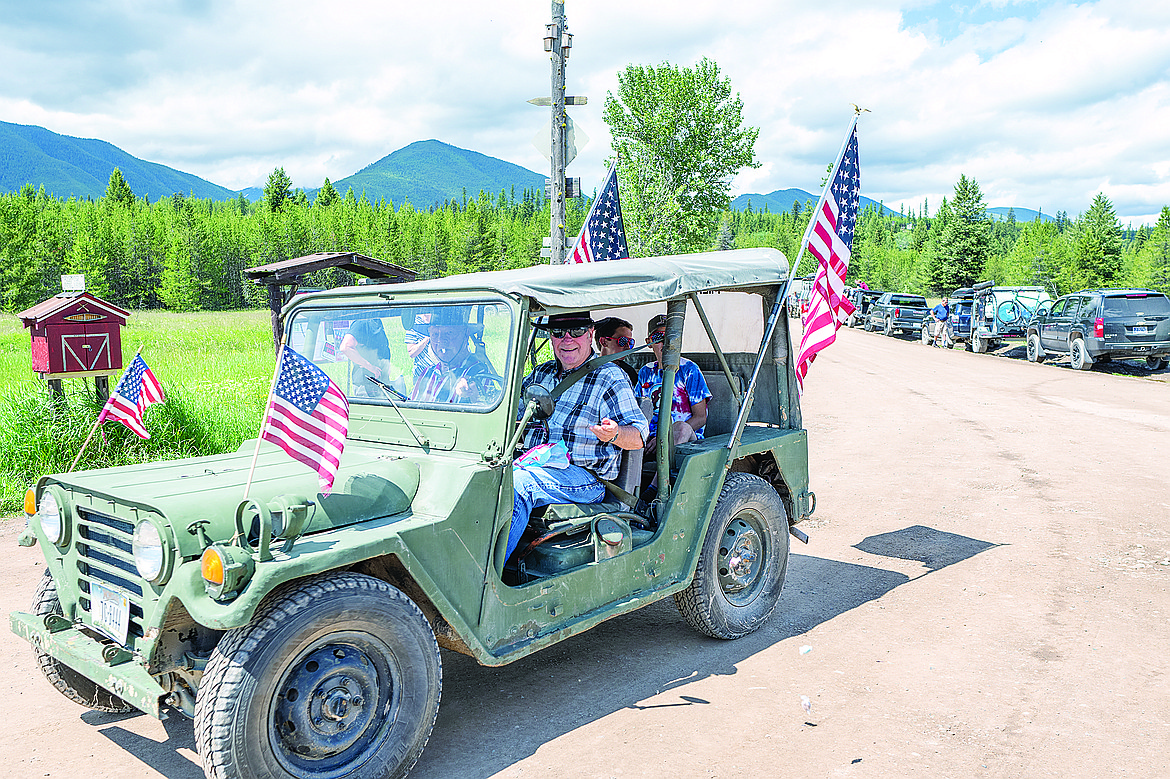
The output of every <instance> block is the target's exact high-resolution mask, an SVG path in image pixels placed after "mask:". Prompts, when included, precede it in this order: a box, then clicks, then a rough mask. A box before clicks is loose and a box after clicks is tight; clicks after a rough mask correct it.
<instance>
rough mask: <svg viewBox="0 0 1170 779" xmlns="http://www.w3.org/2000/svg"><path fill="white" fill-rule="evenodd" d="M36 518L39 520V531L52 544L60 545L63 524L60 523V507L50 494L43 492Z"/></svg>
mask: <svg viewBox="0 0 1170 779" xmlns="http://www.w3.org/2000/svg"><path fill="white" fill-rule="evenodd" d="M37 516H38V517H40V518H41V530H43V531H44V532H45V536H47V537H48V539H49V540H50V541H52V542H53V543H54V544H60V543H61V538H62V534H63V532H64V529H65V523H64V522H62V521H61V507H60V506H59V505H58V504H57V498H56V497H55V496H54V495H53V493H52V492H49V491H47V490H46V491H45V492H44V494H42V495H41V502H40V503H38V504H37Z"/></svg>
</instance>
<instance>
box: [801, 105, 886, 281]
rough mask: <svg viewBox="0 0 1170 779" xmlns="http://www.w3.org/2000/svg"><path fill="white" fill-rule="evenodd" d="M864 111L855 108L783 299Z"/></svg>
mask: <svg viewBox="0 0 1170 779" xmlns="http://www.w3.org/2000/svg"><path fill="white" fill-rule="evenodd" d="M863 110H865V109H863V108H858V107H857V106H856V105H855V106H853V121H852V122H850V123H849V129H848V130H846V131H845V139H844V140H843V141H841V150H840V151H839V152H837V158H836V159H835V160H834V161H833V167H832V169H831V170H830V171H829V177H828V178H827V179H826V180H825V185H824V186H823V187H821V196H820V198H818V199H817V207H816V208H814V209H813V215H812V219H809V220H808V226H807V227H805V228H804V235H803V236H801V238H800V250H799V251H798V252H797V253H796V262H794V263H792V267H791V268H789V269H788V281H787V282H785V284H784V294H783V295H782V296H781V299H787V298H788V288H789V287H790V286H791V285H792V280H793V279H794V278H796V269H797V268H799V267H800V261H801V260H802V259H804V250H805V248H806V247H807V246H808V238H809V235H811V234H812V230H813V226H814V225H815V224H816V223H817V214H819V213H820V212H821V209H822V208H824V206H825V200H826V199H827V198H828V196H829V188H830V187H832V186H833V178H834V177H835V176H836V175H837V168H838V167H840V165H841V158H842V157H844V156H845V149H846V148H847V147H848V146H849V139H850V138H851V137H852V136H853V128H855V127H856V126H857V120H858V118H859V117H860V116H861V112H862V111H863Z"/></svg>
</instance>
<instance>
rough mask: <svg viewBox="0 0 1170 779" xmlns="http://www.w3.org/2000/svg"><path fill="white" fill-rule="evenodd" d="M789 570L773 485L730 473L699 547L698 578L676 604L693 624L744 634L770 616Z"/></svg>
mask: <svg viewBox="0 0 1170 779" xmlns="http://www.w3.org/2000/svg"><path fill="white" fill-rule="evenodd" d="M787 572H788V515H787V514H786V513H785V511H784V504H783V502H781V500H780V496H779V495H777V494H776V490H774V489H773V488H772V485H770V484H768V482H766V481H764V480H763V479H761V478H760V477H759V476H753V475H752V474H747V473H729V474H727V481H726V482H724V484H723V490H722V491H721V492H720V493H719V501H718V502H717V503H716V504H715V511H714V513H713V515H712V516H711V525H710V526H709V527H708V528H707V535H706V537H705V538H704V539H703V546H702V548H701V549H700V550H699V561H698V564H697V565H696V566H695V577H694V579H692V580H691V584H690V586H689V587H687V588H686V589H685V590H683V591H682V592H679V593H676V594H675V596H674V602H675V603H676V604H677V605H678V609H679V611H681V612H682V615H683V617H685V618H686V620H687V622H688V623H690V625H691V627H693V628H694V629H695V630H698V631H699V632H700V633H704V634H706V635H708V636H711V637H712V638H726V639H732V638H741V637H743V636H746V635H747V634H748V633H751V632H753V631H755V630H758V629H759V628H760V627H761V626H762V625H763V624H764V623H765V622H766V621H767V620H768V617H770V616H771V614H772V611H773V610H774V609H775V608H776V603H777V601H779V599H780V592H781V591H782V590H783V589H784V577H785V575H786V574H787Z"/></svg>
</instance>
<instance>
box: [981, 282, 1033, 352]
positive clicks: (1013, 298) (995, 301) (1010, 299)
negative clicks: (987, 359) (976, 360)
mask: <svg viewBox="0 0 1170 779" xmlns="http://www.w3.org/2000/svg"><path fill="white" fill-rule="evenodd" d="M973 290H974V294H973V295H972V301H971V328H970V332H969V334H968V336H967V338H966V339H965V340H967V341H968V342H969V343H970V344H971V351H973V352H975V353H976V354H982V353H983V352H987V351H990V350H992V349H998V348H999V347H1000V346H1001V345H1002V343H1003V342H1004V341H1005V340H1007V339H1009V338H1019V339H1023V338H1024V337H1025V335H1026V330H1027V326H1028V321H1029V320H1030V319H1031V318H1032V315H1033V314H1034V313H1035V312H1036V309H1037V308H1038V307H1039V306H1040V304H1041V303H1043V302H1045V301H1049V300H1052V296H1051V295H1049V294H1048V292H1047V291H1046V290H1045V289H1044V288H1043V287H997V286H995V283H994V282H991V281H981V282H979V283H978V284H976V285H975V286H974V287H973ZM958 340H964V339H958Z"/></svg>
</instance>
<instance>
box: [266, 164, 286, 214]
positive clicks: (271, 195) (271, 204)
mask: <svg viewBox="0 0 1170 779" xmlns="http://www.w3.org/2000/svg"><path fill="white" fill-rule="evenodd" d="M291 193H292V179H290V178H289V177H288V174H287V173H285V172H284V168H277V169H276V170H274V171H272V173H270V174H268V183H267V184H265V185H264V202H265V203H267V204H268V210H269V211H271V212H273V213H275V212H277V211H279V210H281V209H282V208H284V204H285V201H287V200H288V198H289V195H290V194H291Z"/></svg>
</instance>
